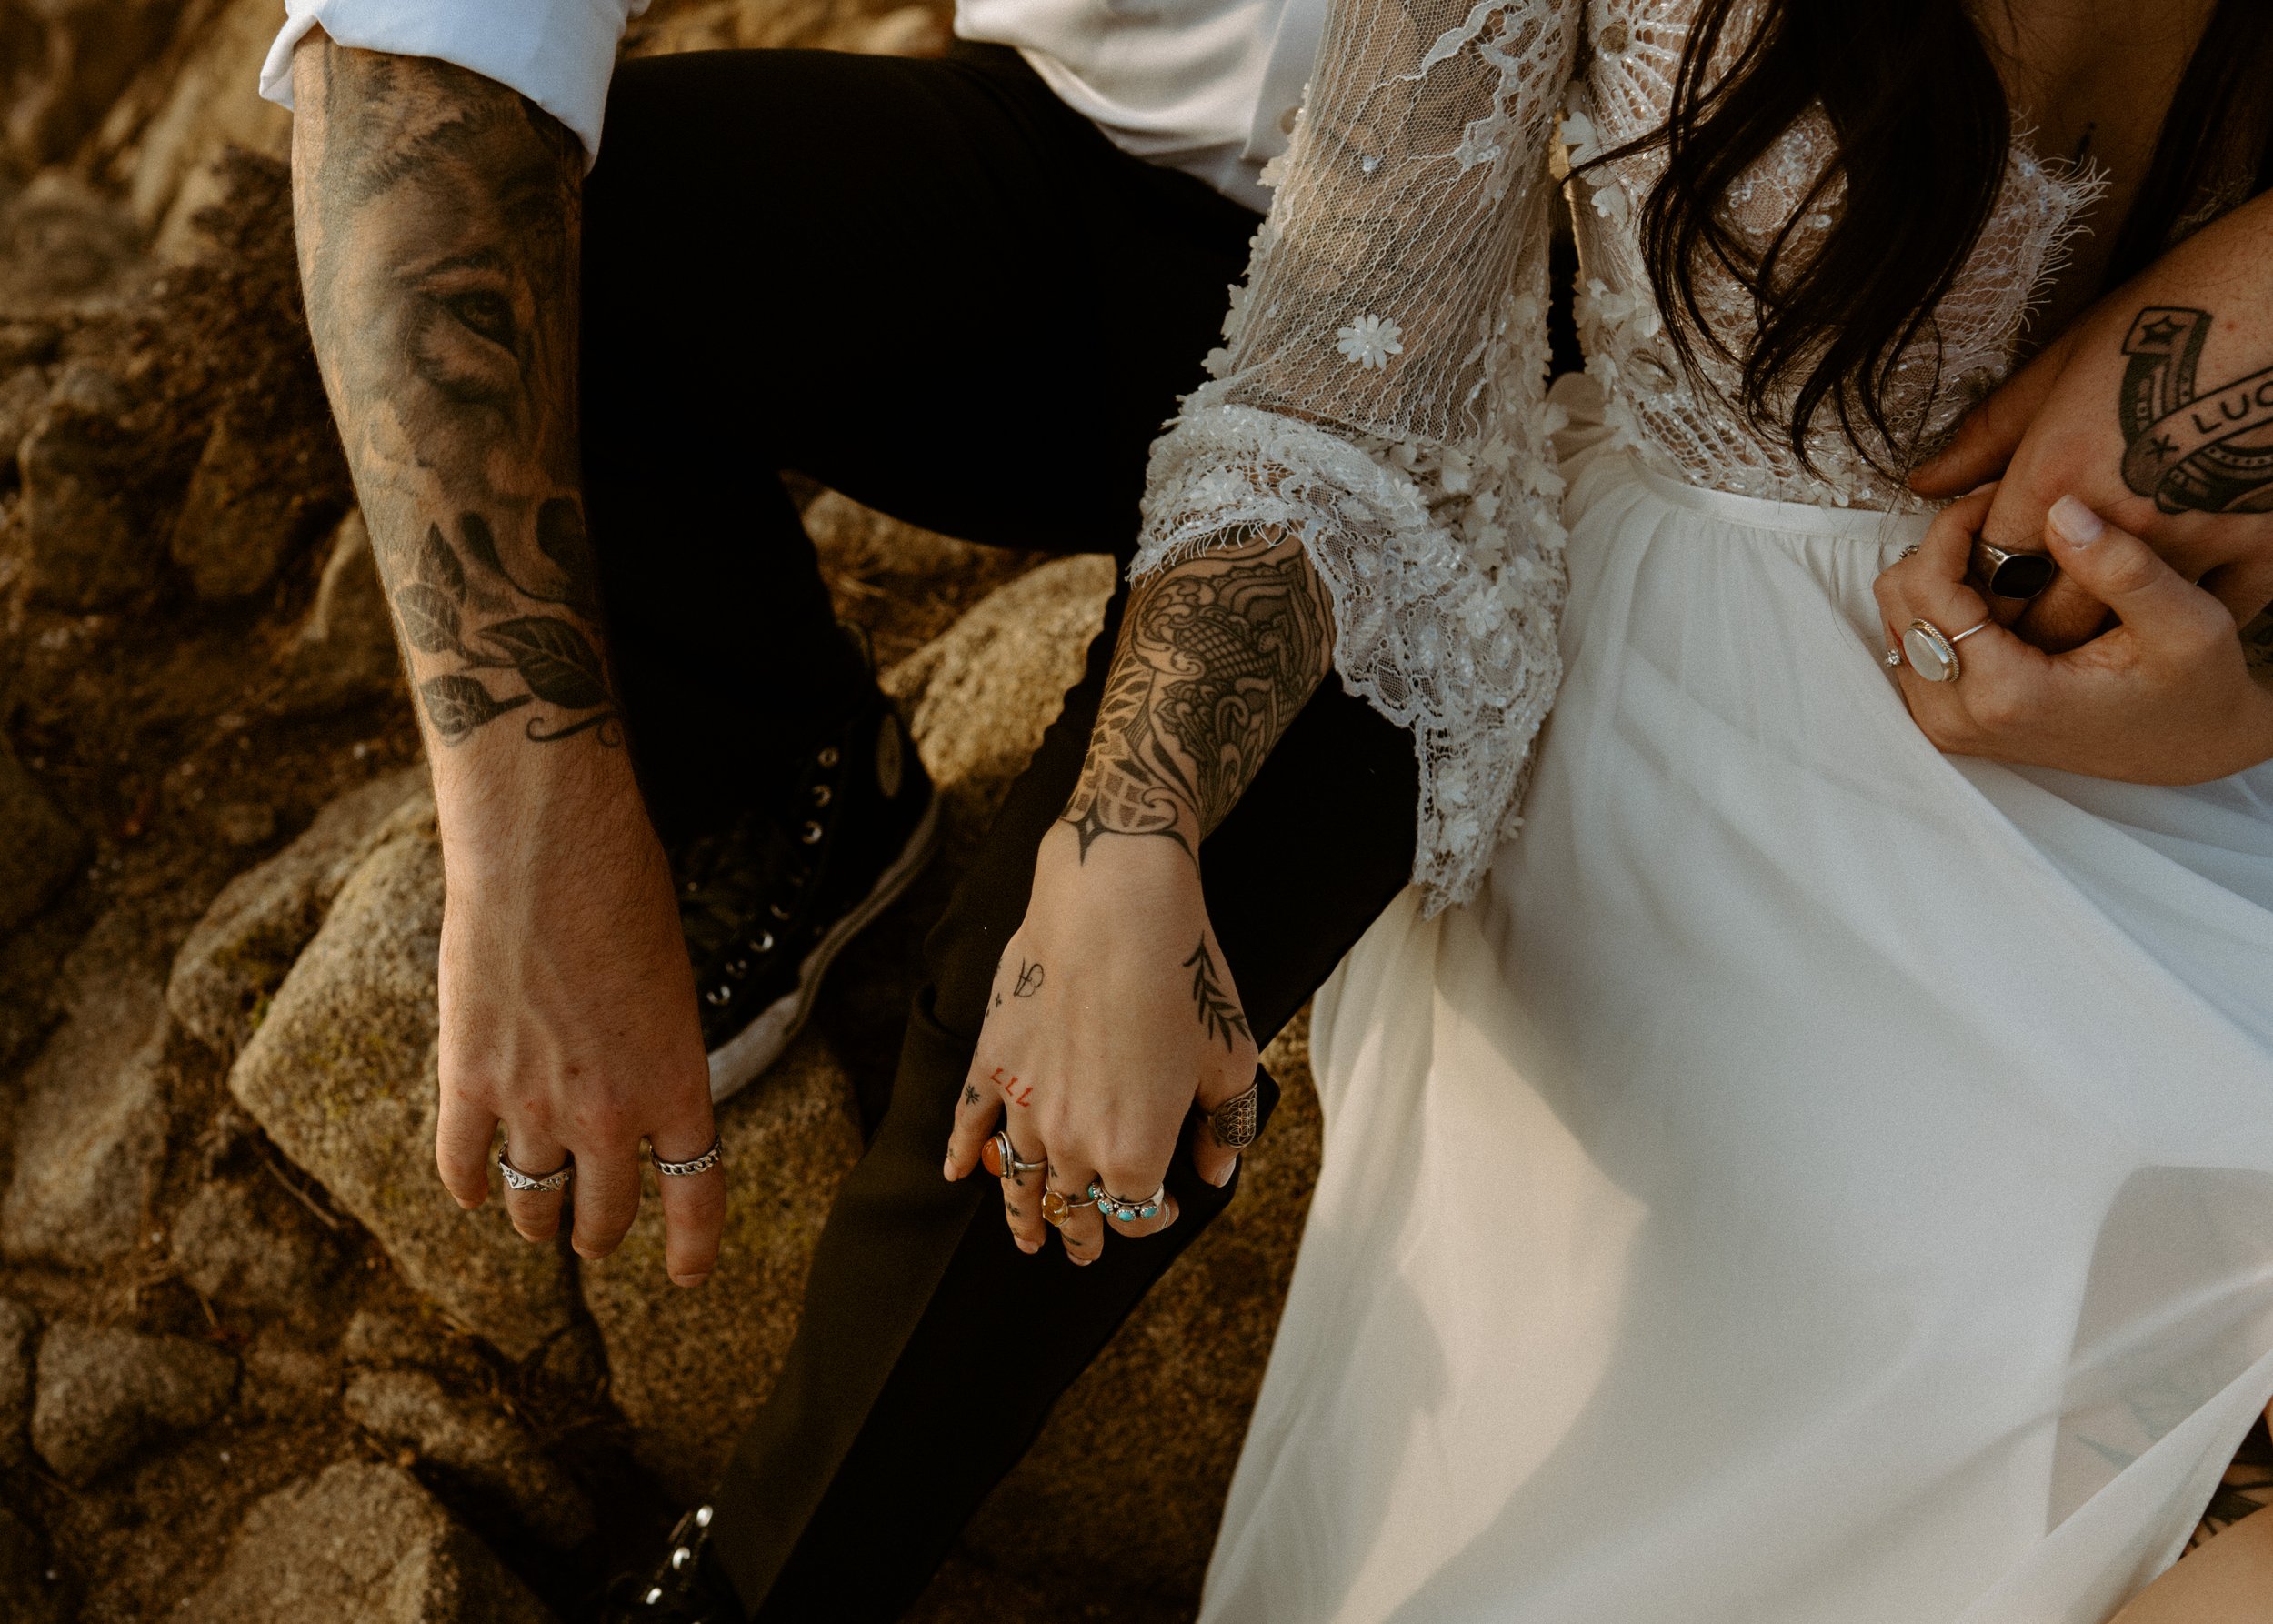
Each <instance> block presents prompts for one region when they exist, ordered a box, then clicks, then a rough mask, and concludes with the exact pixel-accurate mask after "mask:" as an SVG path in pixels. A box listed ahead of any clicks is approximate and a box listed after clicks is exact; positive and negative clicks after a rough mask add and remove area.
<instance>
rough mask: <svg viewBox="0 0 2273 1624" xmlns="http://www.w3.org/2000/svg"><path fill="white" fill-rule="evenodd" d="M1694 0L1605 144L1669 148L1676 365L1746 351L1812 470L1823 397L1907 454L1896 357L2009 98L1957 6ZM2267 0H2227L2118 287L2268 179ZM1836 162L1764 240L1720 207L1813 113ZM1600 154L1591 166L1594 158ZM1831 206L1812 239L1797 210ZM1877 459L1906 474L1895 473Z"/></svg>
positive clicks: (1757, 410)
mask: <svg viewBox="0 0 2273 1624" xmlns="http://www.w3.org/2000/svg"><path fill="white" fill-rule="evenodd" d="M1752 13H1754V8H1753V7H1751V6H1749V5H1747V4H1746V0H1703V4H1702V5H1700V6H1699V7H1698V13H1697V20H1696V22H1695V24H1694V25H1692V28H1691V31H1690V34H1689V37H1688V42H1687V46H1686V47H1685V49H1684V51H1683V53H1682V56H1681V62H1680V66H1679V70H1678V72H1677V75H1676V79H1675V85H1674V94H1673V101H1672V107H1671V110H1670V112H1669V114H1668V115H1667V119H1666V122H1665V124H1664V125H1662V126H1660V127H1659V128H1658V129H1657V131H1655V132H1653V133H1652V134H1651V135H1647V136H1645V137H1643V138H1642V139H1641V140H1639V141H1637V142H1635V143H1633V144H1631V145H1628V146H1626V147H1621V148H1619V149H1617V150H1616V151H1614V152H1612V153H1610V154H1609V155H1607V156H1608V157H1612V158H1615V157H1619V156H1623V155H1626V154H1628V153H1632V152H1637V151H1641V150H1646V149H1647V148H1650V147H1654V146H1660V145H1662V146H1663V147H1664V148H1665V149H1666V160H1667V165H1666V171H1665V175H1664V178H1663V179H1662V180H1661V181H1660V182H1659V183H1658V184H1657V186H1656V188H1655V189H1653V190H1652V192H1651V193H1650V195H1649V196H1648V198H1647V201H1646V202H1645V203H1644V205H1643V206H1642V210H1641V219H1640V235H1641V246H1642V254H1643V259H1644V263H1645V264H1646V265H1647V268H1648V272H1649V277H1650V281H1651V283H1652V284H1653V285H1654V286H1655V288H1656V291H1657V301H1658V305H1659V307H1660V308H1662V309H1663V310H1665V311H1666V312H1667V315H1668V316H1669V317H1670V319H1669V320H1668V321H1667V332H1668V335H1669V336H1670V337H1671V339H1672V341H1673V344H1674V346H1675V348H1676V349H1677V352H1678V353H1679V356H1680V358H1681V360H1682V361H1683V363H1684V364H1685V365H1687V366H1688V367H1689V370H1690V371H1691V373H1692V375H1695V373H1696V371H1697V368H1696V361H1697V353H1698V349H1699V347H1700V346H1710V347H1711V348H1712V349H1713V350H1715V351H1717V352H1719V353H1721V354H1723V355H1727V356H1729V358H1731V359H1734V360H1737V361H1738V362H1740V363H1741V366H1742V379H1743V381H1742V384H1741V386H1740V389H1739V394H1738V398H1737V400H1736V402H1735V403H1734V404H1735V406H1737V408H1738V409H1740V410H1741V411H1743V412H1744V413H1745V414H1746V415H1747V416H1748V417H1749V418H1750V419H1751V420H1752V421H1753V422H1754V423H1755V424H1757V425H1758V426H1760V427H1761V428H1762V429H1763V430H1764V431H1766V432H1768V433H1771V434H1781V435H1782V436H1785V437H1786V438H1787V440H1788V441H1789V443H1790V445H1791V447H1792V449H1793V451H1794V452H1795V453H1796V454H1797V456H1798V457H1799V459H1800V461H1801V463H1802V465H1803V466H1807V465H1808V464H1809V460H1810V459H1809V458H1808V456H1807V433H1808V430H1809V428H1810V427H1811V426H1814V424H1815V423H1816V421H1817V418H1818V416H1821V415H1822V414H1823V413H1824V412H1826V411H1829V412H1830V413H1831V414H1832V415H1833V416H1834V417H1835V419H1836V420H1837V424H1838V426H1839V427H1840V429H1841V431H1842V432H1843V433H1844V434H1845V435H1846V436H1847V440H1848V441H1849V442H1850V443H1852V444H1853V445H1854V446H1856V447H1857V449H1858V450H1859V451H1861V452H1862V454H1863V455H1864V456H1867V457H1868V458H1869V459H1870V460H1871V461H1872V462H1873V463H1874V464H1877V466H1880V467H1881V468H1882V469H1884V468H1885V467H1886V461H1887V456H1888V455H1889V454H1891V455H1892V456H1894V457H1895V458H1896V459H1897V460H1901V459H1903V458H1905V457H1907V456H1908V455H1909V454H1910V453H1911V452H1912V451H1913V450H1915V449H1916V447H1914V446H1912V445H1911V443H1910V442H1911V440H1912V439H1913V437H1914V436H1915V433H1916V430H1917V427H1918V426H1917V425H1915V424H1897V423H1893V422H1890V421H1889V420H1888V416H1887V397H1888V396H1889V395H1890V393H1891V385H1892V383H1893V377H1894V368H1895V366H1896V364H1897V363H1898V361H1899V360H1900V359H1901V357H1902V355H1903V352H1904V350H1905V349H1906V348H1907V347H1908V346H1910V344H1911V343H1912V342H1913V341H1914V340H1917V339H1918V338H1919V337H1921V336H1924V335H1926V334H1927V333H1928V332H1929V331H1930V329H1931V326H1932V324H1933V319H1934V310H1935V307H1936V306H1938V304H1939V303H1940V301H1941V299H1942V296H1944V295H1945V294H1947V293H1948V291H1949V288H1950V285H1951V284H1952V283H1953V282H1954V281H1955V280H1956V279H1957V276H1958V272H1959V270H1960V269H1961V268H1962V267H1963V266H1964V265H1965V262H1966V259H1967V257H1968V256H1969V255H1970V254H1971V253H1972V251H1973V247H1974V245H1975V243H1976V242H1977V241H1978V239H1979V237H1980V235H1981V231H1982V228H1983V227H1984V226H1986V225H1987V224H1988V218H1989V215H1990V212H1991V210H1992V209H1993V208H1994V207H1995V206H1996V203H1997V195H1998V189H1999V188H2000V186H2001V185H2003V181H2004V175H2005V167H2006V162H2007V159H2008V155H2009V151H2010V147H2011V142H2012V127H2013V126H2012V111H2011V108H2010V107H2009V105H2008V103H2007V101H2006V97H2005V90H2004V85H2003V84H2002V82H2001V81H2000V80H1999V79H1998V73H1997V67H1996V65H1995V63H1994V62H1993V61H1992V60H1991V59H1990V56H1989V53H1988V47H1987V46H1986V45H1984V44H1983V43H1982V40H1981V36H1980V35H1979V33H1978V30H1977V29H1976V27H1975V25H1974V23H1973V21H1972V19H1971V18H1970V16H1968V11H1967V6H1966V5H1965V3H1964V0H1762V3H1761V4H1759V5H1758V6H1757V15H1758V16H1759V19H1760V22H1759V25H1758V27H1757V30H1756V31H1754V32H1753V33H1752V34H1751V35H1749V37H1746V38H1738V37H1737V35H1735V33H1733V32H1732V31H1733V30H1736V29H1737V28H1740V27H1741V26H1742V25H1743V22H1744V20H1745V18H1746V16H1747V14H1752ZM2268 74H2273V5H2268V4H2266V0H2219V5H2218V9H2217V11H2216V13H2215V15H2214V16H2213V17H2212V20H2211V22H2210V23H2209V25H2208V28H2207V29H2206V30H2205V32H2204V35H2203V38H2202V40H2201V42H2200V43H2199V45H2198V46H2197V47H2196V50H2195V53H2194V55H2193V58H2192V60H2191V62H2190V64H2189V65H2188V69H2187V73H2186V75H2185V80H2184V82H2183V83H2182V85H2180V87H2179V90H2178V95H2177V96H2176V97H2175V98H2174V99H2173V102H2172V104H2171V112H2170V114H2169V115H2168V117H2167V118H2166V119H2165V121H2164V124H2163V127H2162V131H2161V135H2160V136H2159V137H2158V143H2157V148H2156V153H2155V157H2154V161H2153V165H2152V166H2151V168H2150V170H2149V172H2148V177H2147V179H2146V182H2145V184H2144V185H2143V186H2142V188H2141V190H2140V192H2139V194H2138V200H2137V202H2136V203H2135V204H2134V205H2133V206H2132V208H2131V212H2130V215H2129V216H2128V218H2127V220H2126V221H2125V222H2124V224H2123V226H2122V227H2121V230H2120V233H2119V236H2118V241H2117V246H2116V250H2115V256H2114V259H2113V261H2112V262H2111V264H2110V266H2109V270H2108V283H2109V286H2112V285H2113V284H2114V283H2116V282H2118V281H2121V280H2123V279H2125V278H2127V277H2128V276H2131V275H2133V274H2134V273H2136V272H2137V271H2138V270H2139V269H2140V268H2142V267H2143V266H2146V264H2147V263H2148V261H2150V260H2151V259H2153V258H2154V257H2155V256H2157V255H2158V254H2159V253H2160V252H2161V251H2162V249H2163V248H2164V247H2165V246H2167V245H2168V242H2169V241H2170V240H2171V238H2172V237H2173V236H2174V235H2175V234H2176V232H2177V230H2178V228H2179V227H2181V226H2193V225H2199V224H2201V221H2200V219H2198V218H2193V217H2192V211H2198V210H2199V209H2200V208H2201V207H2202V200H2203V198H2204V197H2205V195H2208V194H2211V193H2216V192H2224V193H2225V194H2226V195H2227V199H2228V201H2232V200H2234V193H2233V191H2232V189H2231V183H2232V181H2233V180H2234V179H2235V178H2236V177H2235V176H2234V175H2232V174H2231V173H2230V172H2231V170H2232V167H2233V162H2234V158H2233V152H2234V146H2235V141H2236V138H2237V137H2239V138H2240V140H2241V141H2242V142H2243V143H2244V145H2245V146H2246V155H2247V160H2248V161H2247V162H2246V164H2245V168H2246V170H2247V175H2246V176H2245V177H2244V178H2246V179H2247V180H2248V183H2249V184H2248V185H2244V186H2243V187H2242V188H2241V192H2240V195H2250V194H2253V193H2254V192H2255V191H2258V190H2261V189H2263V187H2264V186H2265V185H2267V183H2268V180H2269V179H2273V118H2268V116H2267V106H2268V103H2273V78H2269V77H2268ZM1817 107H1819V108H1820V109H1821V111H1822V113H1823V115H1824V116H1825V118H1826V119H1827V122H1828V124H1829V126H1830V130H1831V132H1832V135H1833V136H1834V138H1835V140H1836V142H1837V156H1836V157H1835V159H1834V160H1833V161H1832V162H1831V163H1830V164H1829V165H1827V167H1826V168H1825V170H1824V171H1823V173H1822V175H1820V176H1818V177H1817V180H1816V182H1815V184H1814V186H1813V188H1812V189H1811V190H1810V191H1809V193H1808V194H1807V196H1806V198H1805V199H1804V200H1803V201H1802V203H1801V205H1800V206H1799V207H1798V208H1797V209H1796V210H1795V211H1794V212H1793V214H1792V215H1791V216H1790V218H1789V219H1788V220H1787V221H1786V222H1785V223H1784V224H1783V226H1782V227H1781V228H1780V229H1779V230H1778V231H1777V232H1776V233H1775V234H1774V235H1773V236H1771V238H1770V239H1769V241H1768V242H1767V246H1766V247H1765V248H1764V249H1755V248H1754V247H1753V246H1752V245H1751V244H1750V243H1748V242H1747V240H1746V238H1745V237H1744V236H1743V235H1742V234H1741V233H1740V231H1739V230H1738V229H1737V227H1736V226H1735V225H1734V224H1733V223H1732V222H1731V221H1730V220H1729V219H1728V218H1727V216H1726V215H1725V214H1724V213H1723V211H1722V200H1723V199H1724V198H1725V197H1726V196H1727V194H1728V191H1729V188H1730V187H1731V186H1732V185H1735V184H1736V183H1737V181H1739V180H1740V179H1742V178H1743V177H1744V175H1745V174H1746V172H1747V170H1748V169H1749V168H1750V167H1751V166H1752V165H1753V164H1754V163H1756V162H1757V160H1758V159H1759V158H1760V157H1761V156H1762V155H1765V154H1766V153H1767V151H1768V149H1769V148H1770V147H1771V146H1772V145H1774V144H1775V143H1776V142H1777V139H1778V138H1779V137H1781V136H1782V135H1784V133H1785V132H1786V131H1787V130H1788V129H1790V128H1791V126H1792V125H1794V124H1795V123H1797V121H1798V120H1800V119H1801V118H1803V117H1805V116H1806V115H1807V114H1808V113H1809V112H1810V111H1811V110H1812V109H1815V108H1817ZM1604 161H1606V160H1605V159H1597V160H1595V162H1597V163H1600V162H1604ZM1822 212H1827V213H1828V214H1829V215H1830V216H1831V219H1832V223H1831V225H1830V226H1829V227H1828V229H1827V230H1826V231H1825V232H1824V233H1823V234H1822V235H1821V236H1820V237H1819V238H1816V239H1814V240H1813V241H1812V242H1811V243H1809V244H1808V245H1807V246H1802V244H1801V222H1803V221H1804V220H1806V219H1807V217H1808V216H1811V215H1816V214H1817V213H1822ZM1707 266H1711V267H1717V269H1719V270H1723V271H1725V272H1727V274H1728V275H1729V276H1731V277H1733V278H1734V279H1735V281H1736V284H1737V286H1738V287H1739V288H1741V289H1742V290H1744V291H1745V292H1746V293H1747V294H1748V295H1749V296H1750V297H1751V300H1752V303H1753V306H1754V313H1755V316H1756V324H1757V331H1756V332H1755V334H1754V336H1753V337H1752V340H1751V343H1750V345H1749V346H1748V348H1747V349H1745V351H1744V352H1743V353H1742V354H1741V355H1735V354H1731V353H1730V351H1729V349H1728V346H1727V343H1726V341H1725V340H1724V339H1723V338H1721V337H1720V336H1718V335H1717V334H1715V333H1714V331H1713V330H1712V328H1711V327H1710V326H1708V325H1707V322H1706V319H1705V313H1704V310H1703V308H1702V306H1701V303H1700V298H1699V293H1698V288H1699V285H1700V280H1701V278H1700V276H1699V272H1700V270H1702V269H1704V268H1705V267H1707ZM1886 471H1888V472H1894V473H1898V472H1899V471H1900V470H1899V469H1887V470H1886Z"/></svg>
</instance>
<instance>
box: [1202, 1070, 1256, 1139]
mask: <svg viewBox="0 0 2273 1624" xmlns="http://www.w3.org/2000/svg"><path fill="white" fill-rule="evenodd" d="M1262 1092H1263V1079H1262V1078H1260V1077H1259V1076H1258V1077H1257V1078H1256V1079H1255V1081H1253V1082H1251V1083H1249V1084H1248V1085H1247V1089H1246V1091H1245V1092H1244V1093H1239V1094H1234V1095H1233V1096H1232V1097H1231V1098H1229V1099H1227V1100H1225V1101H1224V1102H1223V1103H1222V1104H1221V1105H1219V1106H1217V1108H1215V1109H1214V1110H1212V1111H1210V1112H1208V1113H1207V1127H1208V1131H1210V1132H1211V1133H1213V1134H1214V1135H1215V1136H1216V1143H1217V1144H1218V1145H1221V1146H1222V1147H1223V1148H1225V1149H1226V1150H1245V1149H1246V1148H1247V1147H1248V1146H1249V1145H1252V1144H1254V1143H1255V1133H1256V1128H1257V1120H1256V1118H1257V1109H1256V1108H1257V1103H1258V1102H1259V1100H1260V1098H1261V1096H1262Z"/></svg>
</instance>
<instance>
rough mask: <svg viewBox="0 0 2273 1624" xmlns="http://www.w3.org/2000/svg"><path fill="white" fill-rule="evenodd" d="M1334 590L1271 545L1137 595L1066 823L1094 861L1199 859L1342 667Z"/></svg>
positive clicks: (1155, 583) (1193, 568)
mask: <svg viewBox="0 0 2273 1624" xmlns="http://www.w3.org/2000/svg"><path fill="white" fill-rule="evenodd" d="M1333 644H1334V620H1333V613H1332V608H1331V606H1330V604H1329V603H1328V601H1327V594H1326V587H1325V585H1324V583H1323V582H1321V581H1320V580H1319V579H1318V577H1317V571H1316V570H1314V569H1313V568H1312V567H1311V565H1310V561H1309V559H1308V558H1307V556H1304V553H1303V550H1302V544H1301V543H1300V542H1299V541H1297V540H1294V539H1292V538H1287V537H1282V536H1279V535H1278V534H1277V532H1276V531H1275V530H1274V531H1267V532H1265V533H1263V534H1262V535H1260V536H1257V537H1255V538H1254V539H1252V540H1250V541H1248V542H1247V543H1245V544H1243V545H1241V546H1236V547H1231V548H1227V549H1225V550H1223V551H1220V552H1211V553H1205V554H1202V555H1201V556H1198V557H1196V558H1191V559H1187V561H1185V562H1184V563H1182V564H1179V565H1177V566H1174V567H1172V568H1169V569H1166V570H1163V571H1161V572H1160V573H1159V574H1157V575H1155V576H1148V577H1147V578H1146V579H1145V580H1143V581H1141V582H1139V583H1137V585H1136V586H1135V587H1134V588H1133V589H1132V590H1131V592H1130V594H1129V599H1128V607H1127V611H1126V615H1125V616H1124V617H1123V619H1122V622H1121V633H1120V641H1119V645H1118V647H1116V649H1115V651H1114V656H1113V667H1112V671H1111V674H1110V676H1109V677H1107V678H1106V688H1105V696H1104V698H1103V699H1102V700H1101V701H1100V703H1099V704H1098V707H1097V720H1096V727H1095V728H1094V730H1093V731H1092V732H1091V735H1090V739H1089V754H1088V757H1087V758H1086V761H1085V762H1084V764H1083V767H1082V772H1081V780H1080V782H1079V784H1078V785H1077V786H1076V787H1075V790H1074V794H1073V798H1072V799H1071V800H1069V801H1068V802H1067V803H1066V810H1065V812H1064V813H1063V814H1062V815H1061V816H1062V817H1064V819H1065V821H1066V822H1067V823H1070V824H1072V825H1073V826H1074V827H1075V828H1076V830H1077V831H1078V832H1079V834H1080V837H1081V854H1082V856H1083V857H1085V858H1086V857H1087V856H1088V853H1089V847H1091V845H1093V844H1094V843H1095V842H1096V838H1097V837H1098V836H1100V835H1108V834H1110V835H1157V836H1161V837H1166V838H1167V839H1171V840H1174V841H1176V842H1177V844H1179V845H1181V846H1182V847H1184V849H1185V850H1186V851H1187V852H1188V853H1191V854H1192V855H1193V856H1194V857H1197V855H1198V852H1199V843H1200V841H1201V839H1202V838H1203V837H1206V836H1207V834H1209V833H1210V832H1211V831H1213V830H1214V828H1215V827H1216V826H1217V824H1218V823H1220V822H1222V821H1223V819H1224V817H1225V815H1226V814H1227V813H1228V812H1229V811H1230V810H1231V808H1232V806H1233V805H1234V804H1235V803H1236V802H1237V800H1238V798H1239V797H1240V796H1241V794H1243V793H1244V792H1245V791H1246V789H1247V785H1248V784H1249V783H1250V782H1252V781H1253V779H1254V777H1255V774H1256V772H1257V769H1258V768H1260V767H1261V766H1262V765H1263V758H1264V757H1266V756H1267V755H1268V754H1269V752H1270V749H1271V747H1272V746H1273V745H1275V744H1277V742H1278V737H1279V735H1280V734H1282V733H1284V732H1285V731H1286V730H1287V724H1288V723H1289V722H1291V721H1293V720H1294V717H1295V713H1296V712H1297V711H1298V710H1300V709H1301V708H1302V706H1303V703H1304V702H1305V701H1306V700H1307V699H1308V698H1309V697H1310V694H1311V691H1312V690H1313V689H1314V688H1316V687H1317V685H1318V683H1319V681H1320V680H1321V679H1322V678H1323V677H1325V676H1326V674H1327V670H1328V669H1329V668H1330V667H1331V666H1332V662H1333Z"/></svg>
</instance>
